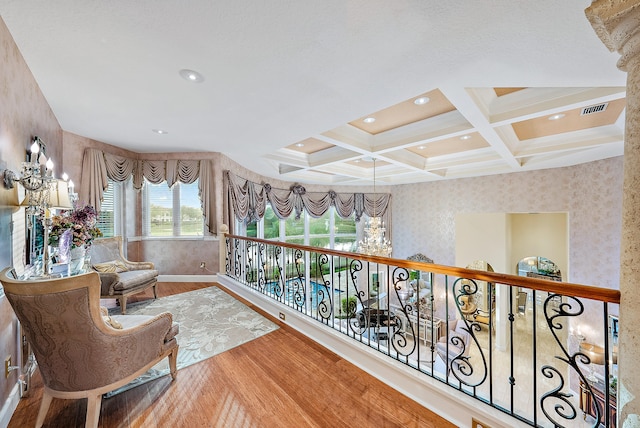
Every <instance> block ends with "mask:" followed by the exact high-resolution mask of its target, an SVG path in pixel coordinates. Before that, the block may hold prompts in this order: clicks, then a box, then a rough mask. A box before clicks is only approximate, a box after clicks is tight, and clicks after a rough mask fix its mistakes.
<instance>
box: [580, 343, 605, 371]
mask: <svg viewBox="0 0 640 428" xmlns="http://www.w3.org/2000/svg"><path fill="white" fill-rule="evenodd" d="M580 352H582V353H583V354H585V355H586V356H587V357H589V360H591V364H597V365H599V366H601V365H603V364H604V348H602V346H598V345H594V344H592V343H586V342H582V343H581V344H580Z"/></svg>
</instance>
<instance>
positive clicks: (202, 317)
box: [105, 287, 278, 397]
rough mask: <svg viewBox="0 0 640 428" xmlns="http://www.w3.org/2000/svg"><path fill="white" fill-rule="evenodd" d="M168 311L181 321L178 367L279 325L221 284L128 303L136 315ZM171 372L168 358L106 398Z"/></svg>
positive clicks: (199, 359) (130, 310) (192, 362)
mask: <svg viewBox="0 0 640 428" xmlns="http://www.w3.org/2000/svg"><path fill="white" fill-rule="evenodd" d="M165 311H168V312H171V313H172V314H173V321H174V322H176V323H178V324H180V333H178V336H177V339H178V344H179V345H180V349H179V350H178V364H177V366H178V370H180V369H181V368H184V367H187V366H190V365H191V364H195V363H197V362H200V361H203V360H206V359H207V358H210V357H213V356H214V355H216V354H219V353H221V352H224V351H226V350H228V349H231V348H234V347H236V346H239V345H242V344H243V343H246V342H249V341H250V340H253V339H256V338H258V337H260V336H262V335H264V334H267V333H270V332H272V331H274V330H276V329H277V328H278V326H277V325H276V324H274V323H273V322H271V321H269V320H268V319H266V318H265V317H263V316H262V315H260V314H258V313H257V312H255V311H253V310H252V309H250V308H249V307H248V306H246V305H245V304H243V303H241V302H239V301H237V300H236V299H234V298H233V297H231V296H230V295H228V294H227V293H225V292H224V291H222V290H220V289H219V288H218V287H208V288H203V289H201V290H195V291H189V292H187V293H182V294H175V295H173V296H168V297H162V298H159V299H156V300H153V299H150V300H145V301H143V302H137V303H132V304H130V305H127V314H132V315H133V314H135V315H157V314H159V313H161V312H165ZM119 312H120V308H119V307H118V308H113V309H111V310H110V314H111V315H118V314H119ZM168 373H169V363H168V361H167V359H166V358H165V359H163V360H162V361H161V362H160V363H158V364H156V365H155V366H153V367H152V368H151V369H150V370H149V371H148V372H147V373H145V374H144V375H143V376H141V377H139V378H138V379H136V380H134V381H133V382H131V383H129V384H127V385H125V386H123V387H122V388H119V389H117V390H115V391H112V392H109V393H107V394H105V397H112V396H114V395H116V394H119V393H121V392H124V391H127V390H129V389H131V388H133V387H136V386H138V385H141V384H143V383H145V382H149V381H151V380H154V379H157V378H158V377H160V376H164V375H166V374H168Z"/></svg>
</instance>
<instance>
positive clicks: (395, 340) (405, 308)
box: [389, 267, 426, 357]
mask: <svg viewBox="0 0 640 428" xmlns="http://www.w3.org/2000/svg"><path fill="white" fill-rule="evenodd" d="M408 279H409V271H408V270H407V269H406V268H400V267H397V268H395V269H394V270H393V290H394V292H395V294H396V297H397V298H398V301H399V302H400V306H401V311H402V313H403V314H404V319H405V320H406V321H407V327H408V328H409V329H411V336H412V337H413V342H412V343H413V344H412V345H411V346H409V341H408V340H407V335H406V331H407V328H406V327H404V326H403V325H402V319H401V318H400V317H398V316H397V315H396V314H392V313H391V311H389V317H390V320H389V324H390V325H392V326H393V335H392V336H391V345H392V346H393V349H395V351H396V352H397V353H398V354H399V355H403V356H405V357H408V356H409V355H411V354H412V353H413V352H414V351H415V350H416V347H417V346H418V343H419V337H418V336H419V332H417V331H415V330H414V327H413V323H412V322H410V321H409V314H410V313H413V306H412V305H411V304H406V300H405V301H403V299H401V298H400V294H399V291H400V290H401V289H402V286H401V283H404V284H406V281H407V280H408ZM405 286H406V285H405ZM392 319H393V322H392ZM425 334H426V332H425Z"/></svg>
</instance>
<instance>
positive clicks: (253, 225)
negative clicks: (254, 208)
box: [245, 220, 258, 238]
mask: <svg viewBox="0 0 640 428" xmlns="http://www.w3.org/2000/svg"><path fill="white" fill-rule="evenodd" d="M245 236H247V237H249V238H257V237H258V222H257V221H255V220H254V221H252V222H250V223H247V229H246V234H245Z"/></svg>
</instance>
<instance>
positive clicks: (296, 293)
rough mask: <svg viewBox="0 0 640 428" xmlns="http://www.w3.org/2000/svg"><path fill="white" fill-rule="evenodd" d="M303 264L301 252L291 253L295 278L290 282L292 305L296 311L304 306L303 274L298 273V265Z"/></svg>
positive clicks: (297, 250)
mask: <svg viewBox="0 0 640 428" xmlns="http://www.w3.org/2000/svg"><path fill="white" fill-rule="evenodd" d="M303 263H304V259H303V258H302V250H300V249H297V248H296V249H295V250H294V251H293V264H294V266H295V268H296V277H295V278H294V279H293V280H292V281H291V284H292V285H293V290H292V292H293V303H294V305H295V306H296V308H297V309H298V310H302V309H303V308H304V304H305V296H306V294H307V293H306V290H305V280H304V279H305V278H304V272H301V271H300V265H302V264H303Z"/></svg>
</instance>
